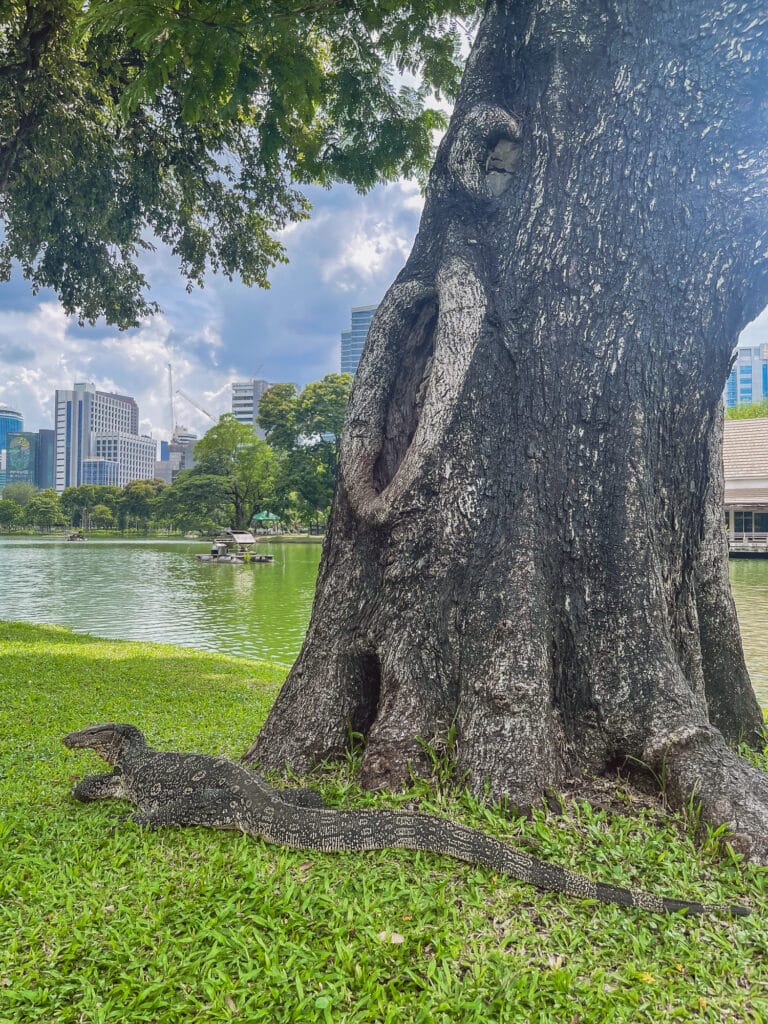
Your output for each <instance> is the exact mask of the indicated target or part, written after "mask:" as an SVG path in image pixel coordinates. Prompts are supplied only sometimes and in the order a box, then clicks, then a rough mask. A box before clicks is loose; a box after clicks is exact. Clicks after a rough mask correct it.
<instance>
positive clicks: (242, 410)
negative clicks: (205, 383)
mask: <svg viewBox="0 0 768 1024" xmlns="http://www.w3.org/2000/svg"><path fill="white" fill-rule="evenodd" d="M271 386H272V385H271V384H270V383H269V381H268V380H257V379H256V378H253V379H252V380H235V381H233V382H232V415H233V416H234V417H235V419H236V420H238V422H240V423H247V424H248V426H249V427H254V429H255V430H256V433H257V434H258V436H259V437H261V438H263V437H264V431H263V430H262V429H261V427H259V426H258V425H257V423H256V417H257V416H258V415H259V402H260V401H261V396H262V395H263V394H264V392H265V391H266V390H267V388H269V387H271Z"/></svg>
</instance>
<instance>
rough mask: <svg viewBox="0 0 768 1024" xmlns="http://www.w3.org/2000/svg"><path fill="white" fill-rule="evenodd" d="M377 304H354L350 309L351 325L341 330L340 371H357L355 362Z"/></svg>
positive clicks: (358, 358) (361, 352) (357, 361)
mask: <svg viewBox="0 0 768 1024" xmlns="http://www.w3.org/2000/svg"><path fill="white" fill-rule="evenodd" d="M378 308H379V307H378V306H355V307H354V308H353V310H352V327H351V328H350V330H348V331H342V332H341V372H342V373H351V374H352V375H354V374H355V373H356V372H357V364H358V363H359V362H360V356H361V355H362V354H363V346H364V345H365V341H366V338H367V337H368V328H369V327H370V326H371V320H373V316H374V313H375V312H376V310H377V309H378Z"/></svg>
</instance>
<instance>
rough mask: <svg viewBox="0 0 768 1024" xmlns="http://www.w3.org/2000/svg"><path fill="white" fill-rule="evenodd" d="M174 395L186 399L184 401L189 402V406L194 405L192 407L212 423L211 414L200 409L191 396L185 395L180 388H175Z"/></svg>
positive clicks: (200, 406)
mask: <svg viewBox="0 0 768 1024" xmlns="http://www.w3.org/2000/svg"><path fill="white" fill-rule="evenodd" d="M176 394H177V395H181V397H182V398H186V400H187V401H188V402H189V404H190V405H194V407H195V408H196V409H197V410H199V411H200V412H201V413H202V414H203V415H204V416H207V417H208V419H209V420H211V421H213V416H211V414H210V413H209V412H208V410H207V409H204V408H203V407H202V405H200V403H199V402H196V401H195V400H194V398H192V396H191V395H188V394H187V393H186V391H182V390H181V388H176Z"/></svg>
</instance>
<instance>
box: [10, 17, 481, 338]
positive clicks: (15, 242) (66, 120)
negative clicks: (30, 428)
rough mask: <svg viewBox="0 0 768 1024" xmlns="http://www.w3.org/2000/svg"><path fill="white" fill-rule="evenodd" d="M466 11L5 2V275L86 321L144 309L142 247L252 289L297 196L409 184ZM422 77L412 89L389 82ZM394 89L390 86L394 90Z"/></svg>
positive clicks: (120, 318) (276, 257)
mask: <svg viewBox="0 0 768 1024" xmlns="http://www.w3.org/2000/svg"><path fill="white" fill-rule="evenodd" d="M478 6H479V5H478V2H477V0H366V2H363V0H263V2H259V3H256V2H253V0H228V2H226V3H222V2H221V0H88V2H84V0H0V217H1V218H2V222H3V228H4V238H3V241H2V244H1V245H0V273H2V274H3V275H4V276H5V277H6V278H7V277H8V276H9V275H10V271H11V265H12V260H14V259H15V260H17V261H18V263H19V264H20V266H21V270H22V273H23V274H24V276H25V277H27V278H28V279H29V280H30V281H31V283H32V287H33V289H38V288H41V287H45V286H49V287H52V288H54V289H55V290H56V291H57V293H58V295H59V297H60V299H61V301H62V303H63V305H64V307H65V309H66V310H67V311H68V312H70V313H76V314H77V315H78V317H79V318H80V320H81V321H85V320H88V321H94V320H95V319H96V318H98V317H99V316H102V315H103V316H105V317H106V318H107V320H108V321H109V322H111V323H115V324H117V325H118V326H120V327H128V326H131V325H134V324H136V323H137V321H138V319H139V318H141V317H143V316H145V315H147V314H148V313H151V312H153V311H154V310H155V309H156V306H155V305H154V304H153V303H151V302H150V301H148V299H147V298H146V294H145V290H146V287H147V281H146V279H145V277H144V273H143V272H142V270H141V269H140V268H139V265H138V260H137V258H138V256H139V254H140V252H141V250H143V249H149V248H151V247H152V245H153V244H154V241H155V240H159V241H160V242H162V243H164V244H165V245H167V246H168V247H169V248H170V250H171V251H172V252H173V254H174V255H175V257H176V259H177V260H178V263H179V268H180V271H181V273H182V275H184V277H186V279H187V282H188V286H189V287H192V286H193V285H195V284H197V285H201V284H202V282H203V278H204V275H205V273H206V271H207V270H209V269H210V270H213V271H218V272H220V273H222V274H224V275H225V276H227V277H229V278H232V277H234V276H235V275H239V276H240V277H241V278H242V280H243V281H244V282H245V283H246V284H258V285H261V286H266V285H267V283H268V281H267V275H268V272H269V270H270V269H271V268H272V267H273V266H274V265H275V264H276V263H277V262H279V261H282V260H284V258H285V255H284V250H283V247H282V245H281V244H280V242H279V241H278V240H277V238H276V237H275V235H276V233H277V232H279V231H280V230H281V229H282V228H284V227H285V226H286V225H287V224H288V223H290V222H292V221H297V220H299V219H301V218H303V217H306V216H307V214H308V209H309V206H308V203H307V201H306V199H305V197H304V196H303V195H302V194H301V193H300V192H299V191H298V190H297V188H296V185H297V184H298V185H304V184H309V183H319V184H321V185H324V186H329V185H331V184H332V183H333V182H350V183H352V184H353V185H354V186H355V187H356V188H358V189H360V190H366V189H369V188H371V187H372V186H373V185H374V184H376V183H377V182H380V181H389V180H393V179H395V178H397V177H399V176H401V175H423V174H424V173H425V172H426V170H427V168H428V166H429V164H430V161H431V157H432V135H433V130H434V129H436V128H438V127H440V126H441V125H442V124H443V117H442V115H441V114H440V113H439V112H437V111H436V110H434V109H430V108H429V106H428V101H429V96H430V92H431V91H432V90H435V91H437V92H438V93H440V92H443V93H445V94H447V95H452V94H453V92H454V91H455V89H456V87H457V84H458V79H459V74H460V70H461V63H462V62H461V57H460V43H461V36H462V32H463V31H466V27H465V26H463V25H462V23H461V22H459V21H457V18H460V17H463V16H470V15H471V14H472V12H474V11H475V10H476V8H477V7H478ZM395 72H399V73H400V74H401V75H406V76H407V75H408V74H409V73H410V74H411V75H415V76H418V81H419V82H420V83H421V84H420V85H419V87H418V88H414V87H412V86H409V85H406V84H398V85H396V84H395V83H394V79H395V77H396V75H395ZM400 81H401V82H402V81H403V79H402V78H401V79H400Z"/></svg>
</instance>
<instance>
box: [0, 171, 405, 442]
mask: <svg viewBox="0 0 768 1024" xmlns="http://www.w3.org/2000/svg"><path fill="white" fill-rule="evenodd" d="M308 194H310V196H311V199H312V201H313V203H314V210H313V214H312V217H311V218H310V219H309V220H308V221H304V222H302V223H300V224H296V225H292V226H291V227H290V228H288V229H287V230H286V231H285V232H283V235H282V240H283V242H284V244H285V246H286V249H287V253H288V257H289V260H290V262H289V263H288V264H287V265H284V266H283V265H281V266H278V267H277V268H275V270H274V271H273V273H272V276H271V280H272V287H271V289H269V290H267V291H264V290H261V289H256V288H253V289H247V288H245V287H244V286H243V285H241V284H239V283H236V282H228V281H226V280H225V279H222V278H217V277H213V276H211V277H210V278H209V279H208V281H207V283H206V287H205V288H204V289H195V290H194V291H193V292H192V293H191V294H187V293H186V291H185V289H184V282H183V281H182V279H181V278H180V277H179V275H178V273H177V271H176V268H175V264H174V261H173V258H172V257H171V256H170V255H169V254H168V253H167V252H162V251H160V250H158V251H157V252H155V253H151V254H149V256H148V258H147V260H146V264H145V265H146V267H147V276H148V278H149V280H150V283H151V284H152V285H153V290H152V291H151V292H150V297H151V298H155V299H157V301H159V302H160V305H161V306H162V309H163V312H162V313H161V314H160V315H158V316H157V317H155V318H153V319H152V320H150V321H148V322H147V323H146V324H143V325H142V326H141V327H140V328H138V329H136V330H132V331H128V332H123V333H121V332H119V331H117V330H116V329H114V328H110V327H107V326H106V325H104V324H103V323H98V324H96V325H95V326H94V327H88V326H86V327H78V326H77V324H76V322H75V321H74V320H73V319H71V318H67V317H66V315H65V314H64V313H63V310H62V309H61V306H60V304H59V303H58V301H57V300H56V297H55V296H54V295H53V294H52V293H43V292H41V293H40V294H39V295H37V296H32V295H31V292H30V289H29V285H28V283H27V282H25V281H23V280H21V279H19V278H18V276H17V277H16V278H14V279H13V280H12V281H11V282H10V283H7V284H3V285H2V286H0V309H1V310H2V312H3V316H2V318H0V404H4V405H9V406H14V407H19V409H20V411H21V412H22V414H23V416H24V429H25V430H38V429H41V428H43V429H44V428H47V427H50V426H52V424H53V413H54V410H53V399H52V396H53V394H54V392H55V390H56V388H65V387H69V386H71V382H72V381H74V380H89V381H93V382H94V383H95V385H96V387H97V388H98V389H99V390H102V391H112V392H117V393H123V394H131V395H134V396H135V398H136V401H137V402H138V404H139V408H140V410H141V423H140V431H141V433H152V434H153V435H155V436H156V437H158V438H162V437H167V436H169V434H170V422H169V419H170V416H169V412H168V406H169V403H168V380H167V371H166V365H167V363H169V362H170V363H172V364H173V374H174V386H175V387H179V388H181V389H182V390H183V391H185V392H187V394H189V395H190V396H192V397H193V398H194V399H195V400H196V401H197V402H199V403H200V404H201V405H202V406H203V407H204V408H206V409H208V410H209V411H210V412H211V413H212V414H213V415H214V416H215V417H218V415H220V414H221V413H222V412H229V411H230V409H231V383H232V381H235V380H248V379H250V378H253V377H257V378H264V379H267V380H270V381H292V382H294V383H296V384H297V385H300V386H302V385H304V384H306V383H308V382H309V381H311V380H318V379H319V378H321V377H322V376H324V375H325V374H326V373H338V372H339V365H340V336H341V332H342V330H344V329H346V328H347V327H348V325H349V316H350V309H351V308H352V307H353V306H363V305H369V304H374V303H377V302H379V301H380V300H381V298H382V297H383V295H384V293H385V291H386V290H387V288H388V287H389V285H390V284H391V283H392V281H393V280H394V278H395V276H396V275H397V273H398V272H399V270H400V269H401V267H402V265H403V263H404V262H405V259H406V257H407V254H408V252H409V250H410V247H411V244H412V241H413V238H414V236H415V233H416V229H417V227H418V218H419V215H420V211H421V205H422V197H421V194H420V193H419V190H418V187H417V186H416V184H415V183H413V182H398V183H395V184H392V185H388V186H380V187H378V188H376V189H374V190H373V191H372V192H371V193H369V194H368V195H367V196H359V195H357V194H356V193H355V192H354V190H353V189H351V188H349V187H347V186H338V187H336V188H334V189H331V190H329V191H324V190H322V189H309V190H308ZM177 400H178V405H177V410H176V412H177V419H178V422H179V423H180V424H182V425H184V426H187V427H189V428H191V429H195V430H197V431H198V432H199V433H201V434H202V433H203V432H204V430H205V429H207V426H209V425H210V422H209V421H208V420H207V419H206V417H205V416H204V415H202V414H201V413H199V412H198V411H197V410H196V409H195V408H194V407H193V406H192V405H191V404H189V403H188V402H186V401H185V400H184V399H183V398H181V397H180V396H177Z"/></svg>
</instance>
